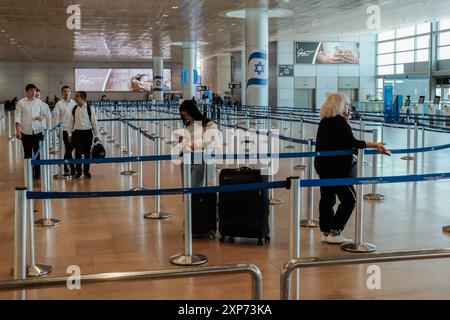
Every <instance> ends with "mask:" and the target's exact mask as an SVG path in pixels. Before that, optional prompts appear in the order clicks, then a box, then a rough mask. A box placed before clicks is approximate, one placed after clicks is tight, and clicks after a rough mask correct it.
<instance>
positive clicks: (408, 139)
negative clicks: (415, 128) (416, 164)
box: [401, 116, 415, 161]
mask: <svg viewBox="0 0 450 320" xmlns="http://www.w3.org/2000/svg"><path fill="white" fill-rule="evenodd" d="M406 125H407V127H406V148H407V149H411V123H410V122H409V116H408V117H407V118H406ZM401 159H402V160H406V161H411V160H414V159H415V158H414V157H413V156H411V154H410V153H408V154H407V155H406V156H404V157H402V158H401Z"/></svg>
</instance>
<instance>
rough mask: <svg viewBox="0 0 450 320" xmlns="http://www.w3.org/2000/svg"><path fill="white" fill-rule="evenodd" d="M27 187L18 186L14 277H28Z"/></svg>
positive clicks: (15, 215)
mask: <svg viewBox="0 0 450 320" xmlns="http://www.w3.org/2000/svg"><path fill="white" fill-rule="evenodd" d="M26 194H27V188H25V187H23V188H16V191H15V208H14V269H13V270H14V279H15V280H23V279H26V277H27V195H26Z"/></svg>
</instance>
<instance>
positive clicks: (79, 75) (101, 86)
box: [75, 68, 172, 92]
mask: <svg viewBox="0 0 450 320" xmlns="http://www.w3.org/2000/svg"><path fill="white" fill-rule="evenodd" d="M171 89H172V72H171V70H170V69H164V85H163V90H164V91H170V90H171ZM75 90H77V91H89V92H93V91H94V92H151V91H152V90H153V70H152V69H81V68H80V69H75Z"/></svg>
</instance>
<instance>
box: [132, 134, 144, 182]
mask: <svg viewBox="0 0 450 320" xmlns="http://www.w3.org/2000/svg"><path fill="white" fill-rule="evenodd" d="M136 131H137V150H138V153H139V157H142V156H144V150H143V145H142V140H143V135H142V129H141V128H137V130H136ZM143 175H144V167H143V162H142V161H139V162H138V186H137V187H136V188H132V189H131V190H130V191H142V190H144V180H143Z"/></svg>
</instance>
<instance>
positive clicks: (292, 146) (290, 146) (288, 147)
mask: <svg viewBox="0 0 450 320" xmlns="http://www.w3.org/2000/svg"><path fill="white" fill-rule="evenodd" d="M284 148H285V149H295V146H294V145H293V144H290V145H287V146H286V147H284Z"/></svg>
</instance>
